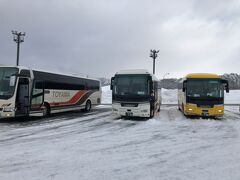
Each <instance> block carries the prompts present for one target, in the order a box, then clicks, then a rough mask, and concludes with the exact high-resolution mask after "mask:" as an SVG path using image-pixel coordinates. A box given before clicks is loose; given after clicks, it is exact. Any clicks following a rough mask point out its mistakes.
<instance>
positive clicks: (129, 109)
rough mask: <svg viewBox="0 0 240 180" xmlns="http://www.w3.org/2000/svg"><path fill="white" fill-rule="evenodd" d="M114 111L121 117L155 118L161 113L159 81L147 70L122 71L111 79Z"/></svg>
mask: <svg viewBox="0 0 240 180" xmlns="http://www.w3.org/2000/svg"><path fill="white" fill-rule="evenodd" d="M111 90H112V111H113V113H114V114H117V115H120V116H128V117H129V116H135V117H153V116H154V114H155V112H156V111H160V105H161V89H160V88H159V81H158V79H157V78H156V77H155V76H154V75H152V74H151V73H149V72H148V71H147V70H122V71H119V72H117V73H116V74H115V76H114V77H112V79H111Z"/></svg>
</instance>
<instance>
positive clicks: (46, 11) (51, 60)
mask: <svg viewBox="0 0 240 180" xmlns="http://www.w3.org/2000/svg"><path fill="white" fill-rule="evenodd" d="M12 30H18V31H22V32H26V37H25V42H24V43H22V44H21V51H20V64H21V65H24V66H28V67H32V68H38V69H44V70H49V71H58V72H64V73H68V74H86V75H90V76H94V77H107V78H110V77H111V76H113V75H114V73H115V72H116V71H119V70H121V69H134V68H138V69H139V68H140V69H143V68H145V69H148V70H149V71H152V60H151V58H150V57H149V54H150V49H157V50H158V49H159V50H160V53H159V57H158V59H157V62H156V75H157V76H158V78H162V77H163V75H164V74H166V73H170V75H168V77H182V76H184V75H185V74H187V73H191V72H211V73H218V74H223V73H231V72H234V73H240V58H239V57H240V1H239V0H238V1H237V0H236V1H231V0H222V1H221V0H198V1H197V0H168V1H166V0H85V1H84V0H69V1H67V0H39V1H33V0H21V1H19V0H0V64H6V65H15V63H16V43H15V42H13V39H12V34H11V31H12Z"/></svg>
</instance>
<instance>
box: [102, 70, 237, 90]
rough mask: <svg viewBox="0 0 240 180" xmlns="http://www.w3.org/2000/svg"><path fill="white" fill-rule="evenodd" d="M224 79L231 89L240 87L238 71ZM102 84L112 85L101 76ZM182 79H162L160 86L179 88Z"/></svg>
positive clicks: (225, 75) (226, 75)
mask: <svg viewBox="0 0 240 180" xmlns="http://www.w3.org/2000/svg"><path fill="white" fill-rule="evenodd" d="M222 78H223V79H226V80H228V82H229V86H230V89H240V75H239V74H236V73H231V74H224V75H222ZM99 80H100V81H101V84H102V86H108V85H110V79H107V78H99ZM180 80H181V79H177V78H169V79H167V78H166V79H162V80H160V87H161V88H164V89H177V84H178V82H179V81H180Z"/></svg>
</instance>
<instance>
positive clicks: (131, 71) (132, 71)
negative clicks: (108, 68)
mask: <svg viewBox="0 0 240 180" xmlns="http://www.w3.org/2000/svg"><path fill="white" fill-rule="evenodd" d="M124 74H129V75H130V74H132V75H133V74H148V75H150V76H151V77H152V78H153V80H155V81H158V79H157V77H156V76H155V75H153V74H152V73H150V72H149V71H148V70H146V69H126V70H120V71H118V72H116V74H115V75H124Z"/></svg>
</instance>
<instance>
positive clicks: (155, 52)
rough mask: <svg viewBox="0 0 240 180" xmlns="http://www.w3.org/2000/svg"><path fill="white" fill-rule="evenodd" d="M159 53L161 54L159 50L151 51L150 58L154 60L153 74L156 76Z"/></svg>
mask: <svg viewBox="0 0 240 180" xmlns="http://www.w3.org/2000/svg"><path fill="white" fill-rule="evenodd" d="M157 53H159V50H158V51H156V50H152V49H151V50H150V57H151V58H153V74H155V60H156V58H157V56H158V55H157Z"/></svg>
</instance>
